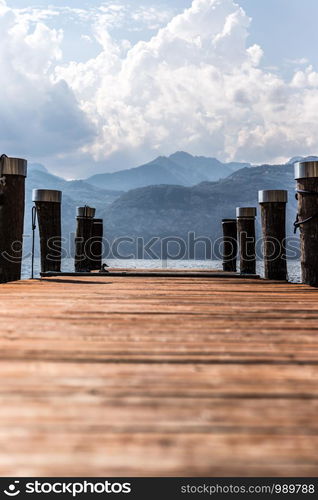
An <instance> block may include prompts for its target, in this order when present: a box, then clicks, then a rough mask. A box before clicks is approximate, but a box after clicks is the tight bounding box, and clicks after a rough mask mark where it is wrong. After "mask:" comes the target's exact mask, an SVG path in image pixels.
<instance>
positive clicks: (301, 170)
mask: <svg viewBox="0 0 318 500" xmlns="http://www.w3.org/2000/svg"><path fill="white" fill-rule="evenodd" d="M308 177H318V161H300V162H298V163H295V179H296V180H297V179H305V178H308Z"/></svg>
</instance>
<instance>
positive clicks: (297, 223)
mask: <svg viewBox="0 0 318 500" xmlns="http://www.w3.org/2000/svg"><path fill="white" fill-rule="evenodd" d="M298 194H301V195H302V196H306V195H309V196H318V192H316V191H308V190H306V189H298V190H297V191H296V194H295V198H296V200H298ZM317 217H318V212H317V213H315V214H314V215H311V217H307V219H304V220H299V214H297V215H296V220H295V222H294V234H296V232H297V229H298V228H299V227H300V226H301V225H302V224H307V222H310V221H311V220H314V219H316V218H317Z"/></svg>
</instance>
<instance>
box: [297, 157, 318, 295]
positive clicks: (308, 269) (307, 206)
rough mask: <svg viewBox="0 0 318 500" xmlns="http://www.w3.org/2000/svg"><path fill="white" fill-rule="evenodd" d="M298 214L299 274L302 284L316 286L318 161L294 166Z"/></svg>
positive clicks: (317, 278)
mask: <svg viewBox="0 0 318 500" xmlns="http://www.w3.org/2000/svg"><path fill="white" fill-rule="evenodd" d="M295 179H296V180H297V193H296V198H297V199H298V214H297V218H296V221H295V224H294V226H295V232H296V230H297V229H298V228H300V248H301V258H300V259H301V274H302V281H303V283H307V284H308V285H311V286H315V287H317V286H318V161H307V162H306V161H304V162H300V163H296V165H295Z"/></svg>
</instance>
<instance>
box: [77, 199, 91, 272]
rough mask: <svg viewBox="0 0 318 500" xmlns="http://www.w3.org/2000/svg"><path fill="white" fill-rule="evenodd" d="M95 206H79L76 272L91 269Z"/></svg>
mask: <svg viewBox="0 0 318 500" xmlns="http://www.w3.org/2000/svg"><path fill="white" fill-rule="evenodd" d="M94 216H95V208H91V207H88V206H87V205H85V206H84V207H78V208H77V217H76V222H77V227H76V237H75V272H77V273H80V272H89V271H91V259H90V245H91V239H92V234H93V218H94Z"/></svg>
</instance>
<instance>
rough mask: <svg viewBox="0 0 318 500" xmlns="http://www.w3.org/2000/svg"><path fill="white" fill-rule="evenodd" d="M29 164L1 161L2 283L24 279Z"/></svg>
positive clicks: (0, 271)
mask: <svg viewBox="0 0 318 500" xmlns="http://www.w3.org/2000/svg"><path fill="white" fill-rule="evenodd" d="M26 175H27V161H26V160H23V159H20V158H8V157H7V156H5V155H3V156H2V157H1V158H0V282H1V283H6V282H9V281H16V280H19V279H21V264H22V246H23V223H24V200H25V177H26Z"/></svg>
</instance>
